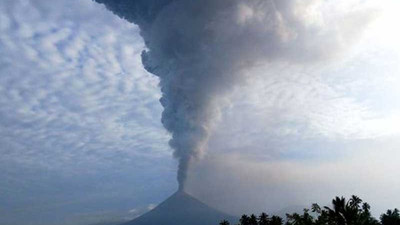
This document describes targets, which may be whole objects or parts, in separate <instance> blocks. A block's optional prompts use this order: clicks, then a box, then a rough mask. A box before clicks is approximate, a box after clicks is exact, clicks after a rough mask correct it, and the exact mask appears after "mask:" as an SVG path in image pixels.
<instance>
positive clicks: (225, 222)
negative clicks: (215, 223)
mask: <svg viewBox="0 0 400 225" xmlns="http://www.w3.org/2000/svg"><path fill="white" fill-rule="evenodd" d="M219 225H230V224H229V222H228V221H227V220H223V221H221V222H220V223H219Z"/></svg>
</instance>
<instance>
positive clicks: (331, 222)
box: [220, 195, 400, 225]
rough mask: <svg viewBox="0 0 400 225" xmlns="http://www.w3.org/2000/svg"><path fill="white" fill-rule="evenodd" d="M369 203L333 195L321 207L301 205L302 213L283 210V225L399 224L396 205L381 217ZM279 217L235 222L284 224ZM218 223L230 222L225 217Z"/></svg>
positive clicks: (259, 217)
mask: <svg viewBox="0 0 400 225" xmlns="http://www.w3.org/2000/svg"><path fill="white" fill-rule="evenodd" d="M370 209H371V207H370V205H369V204H368V203H366V202H363V201H362V200H361V198H359V197H358V196H355V195H353V196H351V198H350V199H349V200H347V201H346V199H345V198H344V197H335V198H334V199H333V200H332V206H331V207H328V206H324V207H321V206H319V205H318V204H316V203H314V204H312V205H311V212H312V213H310V209H304V210H303V214H299V213H293V214H286V222H285V225H400V212H399V210H398V209H394V210H387V212H386V213H384V214H382V215H381V216H380V221H378V220H377V219H375V218H374V217H373V216H372V215H371V211H370ZM283 224H284V221H283V219H282V218H281V217H278V216H272V217H270V216H269V215H268V214H266V213H261V214H260V216H258V217H257V216H256V215H254V214H252V215H250V216H248V215H246V214H244V215H242V217H241V218H240V220H239V224H238V225H283ZM220 225H229V222H228V221H226V220H224V221H222V222H221V223H220Z"/></svg>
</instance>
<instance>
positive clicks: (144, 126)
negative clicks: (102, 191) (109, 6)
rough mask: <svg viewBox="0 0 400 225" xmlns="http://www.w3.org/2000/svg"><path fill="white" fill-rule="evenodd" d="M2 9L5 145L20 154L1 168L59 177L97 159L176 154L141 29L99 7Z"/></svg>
mask: <svg viewBox="0 0 400 225" xmlns="http://www.w3.org/2000/svg"><path fill="white" fill-rule="evenodd" d="M0 9H1V11H2V12H1V15H2V18H3V19H2V21H4V22H2V24H1V29H2V30H1V35H0V40H1V42H0V48H1V52H2V53H1V54H2V57H1V61H0V64H1V65H2V66H1V71H0V73H1V78H0V79H1V80H0V84H1V85H0V95H1V97H0V104H1V105H2V106H1V108H0V114H1V115H2V119H1V121H0V132H1V140H0V142H1V143H2V145H3V146H6V145H9V146H13V147H11V148H10V149H8V151H7V152H5V153H3V157H2V160H5V161H15V162H18V163H30V164H33V165H39V164H45V165H50V164H52V162H51V161H53V160H54V161H57V163H56V164H54V165H51V166H52V167H54V166H60V165H63V163H64V162H72V161H73V162H74V163H75V162H76V160H83V161H87V158H86V157H84V156H85V155H88V156H89V158H91V157H90V155H93V154H96V155H97V156H96V157H99V158H100V159H96V158H94V160H95V161H96V160H99V161H101V158H102V157H103V155H102V154H105V155H110V154H111V155H112V154H114V153H113V152H121V153H124V154H127V155H130V156H135V155H141V156H146V155H151V157H154V156H156V155H160V156H163V155H169V154H170V153H169V150H168V148H167V146H166V143H167V140H168V136H167V135H166V133H165V132H164V130H163V129H162V126H161V125H160V122H159V121H160V113H161V107H160V106H159V103H158V98H159V97H160V93H159V91H158V88H157V83H158V81H157V79H156V78H155V77H153V76H152V75H150V74H148V73H147V72H145V70H144V69H143V67H142V65H141V62H140V52H141V49H143V43H142V40H141V38H140V36H139V34H138V29H137V28H136V27H135V26H133V25H132V24H129V23H127V22H125V21H123V20H120V19H118V18H117V17H115V16H113V15H112V14H111V13H109V12H107V11H106V10H105V9H104V8H103V7H102V6H101V5H98V4H95V3H93V2H91V1H82V2H79V3H78V2H68V1H58V2H57V3H56V4H53V3H52V4H49V2H47V1H35V3H33V2H30V1H10V2H3V3H2V5H1V8H0ZM70 9H74V10H70ZM60 12H63V13H60ZM100 12H101V14H100V15H99V13H100ZM44 158H46V160H45V161H43V159H44ZM48 159H52V160H48ZM91 160H93V158H92V159H91ZM91 160H90V161H91ZM60 163H61V164H60Z"/></svg>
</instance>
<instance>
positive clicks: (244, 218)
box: [239, 214, 250, 225]
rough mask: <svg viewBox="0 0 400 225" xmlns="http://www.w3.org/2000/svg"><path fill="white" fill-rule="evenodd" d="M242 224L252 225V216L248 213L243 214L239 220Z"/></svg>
mask: <svg viewBox="0 0 400 225" xmlns="http://www.w3.org/2000/svg"><path fill="white" fill-rule="evenodd" d="M239 222H240V225H250V218H249V216H247V215H246V214H244V215H242V217H241V218H240V220H239Z"/></svg>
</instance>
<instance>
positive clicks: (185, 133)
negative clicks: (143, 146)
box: [96, 0, 370, 189]
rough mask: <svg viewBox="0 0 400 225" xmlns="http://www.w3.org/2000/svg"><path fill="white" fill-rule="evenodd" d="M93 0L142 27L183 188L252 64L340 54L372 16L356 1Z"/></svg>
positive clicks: (146, 60) (148, 62) (145, 61)
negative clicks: (225, 104)
mask: <svg viewBox="0 0 400 225" xmlns="http://www.w3.org/2000/svg"><path fill="white" fill-rule="evenodd" d="M96 1H97V2H99V3H104V4H105V5H106V7H107V8H108V9H110V10H111V11H112V12H114V13H115V14H117V15H118V16H120V17H121V18H124V19H126V20H128V21H130V22H133V23H135V24H137V25H138V26H139V27H140V30H141V35H142V37H143V39H144V42H145V44H146V47H147V49H146V50H145V51H143V53H142V61H143V65H144V67H145V68H146V69H147V70H148V71H149V72H151V73H153V74H154V75H156V76H158V77H159V78H160V87H161V92H162V98H161V99H160V102H161V104H162V106H163V107H164V111H163V114H162V123H163V125H164V127H165V128H166V129H167V130H168V131H169V132H170V133H171V134H172V139H171V141H170V143H169V144H170V146H171V147H172V148H173V149H174V156H175V157H176V158H177V159H178V160H179V169H178V182H179V186H180V189H184V184H185V180H186V176H187V170H188V167H189V165H190V162H191V161H192V160H193V159H196V158H197V157H199V156H200V155H201V154H202V152H203V151H204V149H205V148H206V144H207V140H208V138H209V136H210V131H211V130H212V128H213V124H214V123H215V122H216V119H217V118H218V115H219V110H220V108H221V107H220V103H221V97H223V96H225V95H226V93H227V92H229V91H230V90H231V89H232V88H233V87H235V86H236V85H237V84H240V83H242V82H243V81H244V80H245V79H246V77H247V76H249V75H248V73H246V70H247V69H248V68H249V67H253V66H257V65H260V64H265V63H271V62H276V61H280V62H289V63H309V62H313V61H316V60H321V59H327V58H330V57H332V56H335V55H336V54H337V53H339V52H340V50H341V49H344V48H347V47H348V46H349V44H350V43H352V42H353V40H355V39H356V36H357V35H359V33H360V31H361V28H362V27H364V25H365V24H366V22H367V21H366V20H368V17H369V16H367V15H370V14H369V13H366V12H365V10H364V9H362V8H360V7H359V5H357V7H355V6H354V4H353V5H352V4H350V3H349V4H347V5H343V4H342V5H339V4H337V1H318V0H310V1H302V0H96ZM348 2H353V3H354V1H348ZM343 9H346V10H343ZM232 122H234V121H232Z"/></svg>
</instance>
